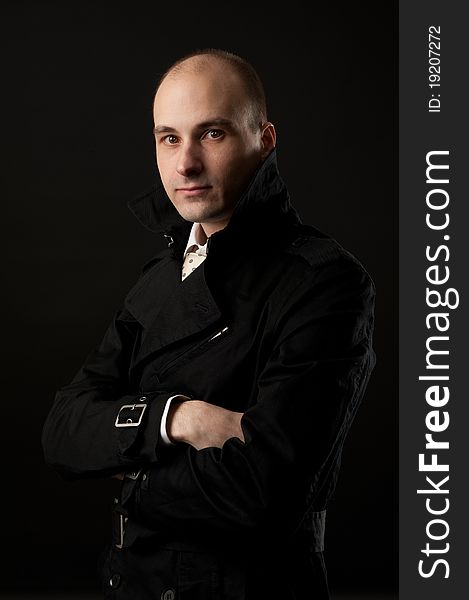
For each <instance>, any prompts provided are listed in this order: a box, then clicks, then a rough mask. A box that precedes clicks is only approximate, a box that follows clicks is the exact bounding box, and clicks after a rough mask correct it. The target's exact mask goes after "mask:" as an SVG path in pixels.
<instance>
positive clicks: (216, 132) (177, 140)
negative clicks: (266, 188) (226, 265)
mask: <svg viewBox="0 0 469 600" xmlns="http://www.w3.org/2000/svg"><path fill="white" fill-rule="evenodd" d="M248 111H249V106H248V104H247V100H246V97H245V94H244V92H243V88H242V85H241V83H240V81H239V79H238V77H237V76H236V75H235V74H234V73H231V72H230V71H229V69H228V68H227V67H226V65H222V64H219V63H215V64H213V65H209V66H207V67H206V68H205V69H204V70H203V71H199V72H193V71H191V70H189V69H187V70H182V71H181V72H177V73H175V74H170V75H169V76H167V77H166V78H165V80H164V81H163V82H162V84H161V86H160V88H159V90H158V92H157V94H156V97H155V103H154V111H153V112H154V121H155V141H156V159H157V164H158V169H159V172H160V175H161V179H162V181H163V185H164V188H165V190H166V193H167V194H168V196H169V198H170V200H171V202H172V203H173V204H174V206H175V207H176V209H177V211H178V212H179V214H180V215H181V216H182V217H183V218H184V219H186V220H187V221H192V222H198V223H202V225H203V227H204V230H205V233H206V234H207V235H210V234H211V233H213V232H214V231H217V230H218V229H221V228H223V227H224V226H225V225H226V224H227V223H228V221H229V218H230V216H231V214H232V212H233V209H234V207H235V205H236V203H237V201H238V200H239V197H240V195H241V193H242V192H243V190H244V189H245V187H246V186H247V184H248V183H249V181H250V179H251V178H252V176H253V174H254V172H255V170H256V168H257V167H258V165H259V164H260V162H261V160H262V158H263V157H264V154H265V148H264V145H263V143H262V133H261V128H260V126H259V128H258V131H253V128H252V124H251V123H250V122H249V112H248Z"/></svg>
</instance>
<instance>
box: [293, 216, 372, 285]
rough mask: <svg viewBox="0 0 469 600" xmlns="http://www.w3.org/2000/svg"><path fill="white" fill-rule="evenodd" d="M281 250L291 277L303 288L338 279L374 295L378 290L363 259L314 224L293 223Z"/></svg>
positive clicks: (337, 282) (343, 283)
mask: <svg viewBox="0 0 469 600" xmlns="http://www.w3.org/2000/svg"><path fill="white" fill-rule="evenodd" d="M281 253H282V255H283V257H284V260H286V262H287V265H288V270H289V272H290V274H291V275H292V277H291V280H296V284H297V285H298V286H299V287H300V288H301V289H303V290H304V289H306V288H308V287H317V286H318V285H321V284H325V283H326V282H327V283H329V284H330V285H332V283H333V282H335V286H339V287H340V286H352V287H354V288H355V289H362V290H363V289H367V290H368V291H369V292H370V293H371V294H373V295H374V294H375V292H376V288H375V284H374V281H373V279H372V277H371V275H370V273H369V272H368V271H367V269H366V268H365V266H364V265H363V263H362V262H361V261H360V260H359V259H358V258H357V257H356V256H355V255H354V254H353V253H352V252H350V251H349V250H347V249H346V248H344V246H342V244H340V243H339V242H338V241H337V240H336V239H335V238H333V237H332V236H330V235H328V234H327V233H324V232H322V231H320V230H319V229H317V228H316V227H313V226H312V225H305V224H299V225H296V226H294V227H292V228H291V230H290V231H289V233H288V235H287V236H285V243H284V244H282V247H281ZM293 274H295V275H293ZM291 283H293V284H294V281H291ZM335 286H332V287H335Z"/></svg>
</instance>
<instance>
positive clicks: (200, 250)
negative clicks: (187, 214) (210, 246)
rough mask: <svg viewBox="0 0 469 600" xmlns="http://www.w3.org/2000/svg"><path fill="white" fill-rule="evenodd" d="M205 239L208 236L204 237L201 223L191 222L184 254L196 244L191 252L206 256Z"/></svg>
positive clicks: (206, 239)
mask: <svg viewBox="0 0 469 600" xmlns="http://www.w3.org/2000/svg"><path fill="white" fill-rule="evenodd" d="M204 240H205V242H204ZM207 241H208V238H207V237H206V235H205V232H204V230H203V229H202V226H201V224H200V223H193V224H192V228H191V232H190V234H189V239H188V241H187V245H186V249H185V251H184V256H185V255H186V254H187V251H188V250H189V248H191V247H192V246H196V248H195V249H194V250H192V251H193V252H196V253H197V254H200V255H203V256H207Z"/></svg>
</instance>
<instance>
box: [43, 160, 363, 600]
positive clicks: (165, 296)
mask: <svg viewBox="0 0 469 600" xmlns="http://www.w3.org/2000/svg"><path fill="white" fill-rule="evenodd" d="M130 208H131V210H132V211H133V212H134V213H135V215H136V216H137V218H138V219H139V220H140V221H141V222H142V223H143V224H144V225H145V226H146V227H148V228H149V229H151V230H152V231H155V232H161V233H163V235H165V237H166V240H167V245H168V247H167V248H166V249H165V250H164V251H162V252H161V253H160V254H158V255H157V256H155V257H154V258H153V259H152V260H151V261H150V262H149V263H148V264H147V265H146V266H145V267H144V269H143V272H142V274H141V277H140V278H139V280H138V281H137V283H136V285H135V286H134V288H133V289H132V290H131V291H130V293H129V294H128V296H127V298H126V300H125V303H124V306H123V307H122V309H121V310H120V311H119V312H118V313H117V314H116V315H115V318H114V319H113V321H112V323H111V325H110V327H109V329H108V331H107V332H106V334H105V336H104V339H103V341H102V343H101V345H100V347H99V348H98V349H97V350H96V351H95V352H93V353H92V354H91V355H90V356H89V358H88V360H87V361H86V363H85V365H84V366H83V367H82V369H81V370H80V371H79V372H78V374H77V375H76V377H75V378H74V380H73V381H72V382H71V383H70V385H67V386H66V387H64V388H62V389H61V390H59V391H58V393H57V396H56V399H55V402H54V404H53V407H52V409H51V411H50V414H49V416H48V418H47V420H46V423H45V425H44V431H43V446H44V452H45V458H46V461H47V463H48V464H50V465H51V466H52V467H53V468H55V469H56V470H57V471H58V472H59V473H61V474H62V475H63V476H64V477H67V478H80V477H82V478H84V477H92V476H102V477H106V476H111V475H113V474H116V473H119V472H122V471H124V470H125V471H126V472H127V473H128V476H127V477H126V478H125V480H124V482H123V484H122V490H121V496H120V498H119V500H118V502H117V503H116V506H115V513H114V514H115V523H116V527H115V532H114V536H113V540H112V544H110V549H109V551H108V552H106V554H105V556H104V564H103V565H102V573H103V585H104V587H105V590H106V597H109V598H116V599H133V600H140V599H142V600H145V599H147V598H148V599H150V598H151V599H157V600H160V598H163V599H164V600H171V599H172V598H176V599H181V600H195V599H197V600H199V599H200V600H202V599H203V600H210V599H220V600H222V599H223V600H228V599H232V600H249V599H254V598H255V599H256V600H262V599H264V598H265V599H266V600H275V599H277V598H279V599H280V598H281V599H282V600H285V599H294V598H295V599H301V600H305V599H309V598H311V599H313V598H321V599H322V598H328V591H327V581H326V576H325V568H324V561H323V554H322V549H323V536H324V518H325V509H326V507H327V505H328V502H329V500H330V498H331V494H332V493H333V491H334V487H335V483H336V478H337V475H338V469H339V463H340V455H341V451H342V447H343V443H344V440H345V438H346V435H347V433H348V431H349V428H350V425H351V423H352V420H353V417H354V415H355V413H356V410H357V408H358V406H359V404H360V401H361V399H362V397H363V393H364V390H365V388H366V385H367V382H368V379H369V376H370V373H371V371H372V369H373V366H374V364H375V354H374V351H373V349H372V331H373V310H374V294H375V289H374V285H373V282H372V280H371V278H370V276H369V275H368V273H367V272H366V270H365V269H364V268H363V266H362V265H361V264H360V262H359V261H358V260H357V259H356V258H355V257H354V256H352V255H351V254H350V253H349V252H348V251H346V250H345V249H344V248H343V247H342V246H341V245H340V244H339V243H338V242H337V241H336V240H334V239H332V238H331V237H329V236H328V235H326V234H324V233H321V232H320V231H318V230H317V229H315V228H314V227H311V226H307V225H304V224H302V222H301V220H300V218H299V216H298V213H297V212H296V211H295V209H294V208H293V207H292V206H291V204H290V201H289V197H288V193H287V191H286V188H285V185H284V183H283V181H282V180H281V178H280V176H279V174H278V171H277V166H276V158H275V152H273V153H272V154H271V155H270V156H269V157H268V158H267V160H266V161H265V162H264V163H263V165H262V166H261V167H260V169H259V170H258V172H257V173H256V176H255V177H254V178H253V181H252V182H251V185H250V186H249V188H248V189H247V191H246V192H245V194H244V195H243V196H242V198H241V199H240V201H239V202H238V205H237V206H236V209H235V211H234V213H233V215H232V217H231V220H230V222H229V224H228V226H227V227H226V228H225V229H223V230H221V231H219V232H217V233H215V234H213V235H212V236H211V238H210V239H209V246H208V257H207V259H206V260H205V261H204V262H203V263H202V265H201V266H200V267H199V268H197V269H196V270H195V271H194V272H193V273H192V274H191V275H190V276H189V277H187V278H186V279H185V280H184V281H183V282H181V266H182V259H183V252H184V249H185V246H186V243H187V239H188V235H189V231H190V228H191V225H192V224H191V223H188V222H187V221H184V220H183V219H182V218H181V217H180V216H179V214H178V213H177V211H176V210H175V209H174V207H173V205H172V204H171V202H170V201H169V199H168V197H167V196H166V194H165V193H164V190H163V187H162V185H161V183H158V184H157V185H156V187H155V189H153V190H151V192H150V193H148V194H146V195H144V196H143V197H141V198H138V199H136V200H135V201H132V202H131V203H130ZM219 332H221V333H220V334H219V335H217V334H218V333H219ZM178 393H180V394H186V395H188V396H190V397H191V398H194V399H201V400H205V401H207V402H210V403H212V404H217V405H220V406H223V407H225V408H227V409H230V410H233V411H238V412H243V413H244V416H243V417H242V420H241V426H242V429H243V433H244V437H245V443H243V442H242V441H241V440H240V439H238V438H236V437H233V438H231V439H229V440H227V441H226V442H225V444H224V446H223V448H222V449H219V448H205V449H203V450H199V451H197V450H196V449H195V448H193V447H192V446H190V445H187V444H184V443H180V444H176V445H175V446H163V445H162V442H161V441H160V440H159V428H160V421H161V417H162V412H163V409H164V406H165V403H166V401H167V399H168V397H169V396H171V395H173V394H178ZM134 405H135V406H134ZM122 407H124V408H122ZM116 425H117V426H116ZM119 425H124V426H119ZM124 530H125V534H124V535H122V533H123V531H124Z"/></svg>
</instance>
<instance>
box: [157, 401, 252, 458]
mask: <svg viewBox="0 0 469 600" xmlns="http://www.w3.org/2000/svg"><path fill="white" fill-rule="evenodd" d="M243 414H244V413H240V412H234V411H232V410H227V409H226V408H222V407H221V406H216V405H215V404H210V403H209V402H205V401H204V400H188V401H183V402H175V401H173V402H172V403H171V406H170V409H169V412H168V417H167V421H166V430H167V432H168V436H169V438H170V439H171V440H172V441H174V442H186V443H187V444H190V445H191V446H194V448H195V449H196V450H202V449H203V448H210V447H216V448H221V447H222V446H223V444H224V443H225V442H226V440H228V439H230V438H232V437H237V438H239V439H240V440H241V441H242V442H244V434H243V430H242V429H241V417H242V416H243Z"/></svg>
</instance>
